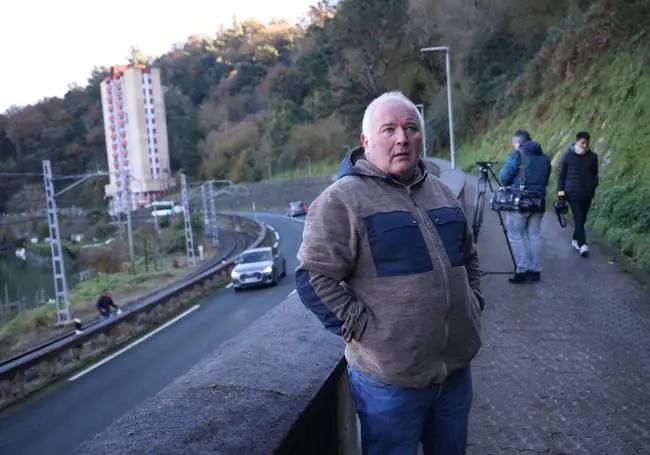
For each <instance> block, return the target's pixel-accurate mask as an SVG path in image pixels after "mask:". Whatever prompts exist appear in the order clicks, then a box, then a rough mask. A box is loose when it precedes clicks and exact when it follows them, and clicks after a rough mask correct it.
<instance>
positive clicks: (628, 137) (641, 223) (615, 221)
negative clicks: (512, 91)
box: [458, 35, 650, 267]
mask: <svg viewBox="0 0 650 455" xmlns="http://www.w3.org/2000/svg"><path fill="white" fill-rule="evenodd" d="M641 36H644V35H639V38H637V39H634V40H632V41H631V42H630V43H629V44H628V45H626V46H625V47H621V48H619V49H617V50H616V52H614V51H610V52H607V53H604V54H602V55H600V56H599V57H598V58H597V59H595V60H593V61H592V63H591V64H590V65H589V66H587V67H586V68H585V70H584V72H583V73H582V75H581V77H580V78H573V79H571V80H569V81H565V82H564V83H562V84H560V85H558V86H556V87H555V89H554V90H553V92H551V93H544V94H540V95H538V96H537V97H533V98H530V99H528V100H527V101H526V102H525V103H522V104H521V105H520V107H519V108H518V109H516V110H515V111H514V112H513V113H512V114H511V115H509V116H507V117H505V118H503V119H502V120H501V121H499V122H497V123H495V124H494V125H493V126H492V127H491V128H489V129H488V130H487V131H486V132H485V134H483V135H481V136H477V137H476V138H475V139H474V140H472V141H468V142H466V143H464V144H462V146H461V148H460V150H459V153H458V155H459V160H460V163H461V164H462V165H463V167H464V168H465V169H466V170H471V169H472V167H473V166H472V163H473V162H474V161H475V160H477V159H488V158H490V159H498V160H500V161H501V162H503V161H504V160H505V157H506V156H507V153H508V152H509V139H510V136H511V135H512V133H513V132H514V131H515V130H516V129H519V128H523V129H527V130H529V131H530V132H531V134H532V135H533V138H534V139H535V140H537V141H539V142H540V143H541V144H542V147H543V148H544V150H545V152H546V153H547V154H548V155H549V156H550V157H551V158H552V162H553V165H554V169H556V168H557V165H558V163H559V160H560V158H561V156H562V155H563V154H564V153H565V151H566V149H567V146H568V144H569V143H570V142H572V141H573V140H574V139H575V134H576V133H577V132H578V131H580V130H587V131H590V132H591V136H592V141H591V142H592V144H591V146H592V149H594V151H596V152H597V153H598V154H599V161H600V185H599V187H598V191H597V193H596V198H595V200H594V205H593V209H592V211H591V213H590V221H589V222H590V224H591V226H592V227H594V228H596V229H598V230H599V231H600V232H602V233H603V234H604V236H605V238H606V239H607V240H608V241H609V242H611V243H612V244H614V245H617V246H618V247H619V248H620V249H621V251H622V252H623V253H625V254H627V255H629V256H631V257H633V258H634V259H635V260H636V261H637V262H638V263H639V264H641V265H643V266H645V267H650V214H649V213H648V210H647V207H648V202H647V201H648V200H650V183H649V182H650V161H649V160H648V158H647V153H646V145H647V144H648V143H649V142H650V125H649V124H648V122H647V120H646V118H647V116H646V115H644V114H645V113H646V112H647V106H648V105H650V74H648V72H647V71H646V70H645V68H646V67H647V62H648V61H649V60H650V43H648V42H647V40H644V41H641V40H640V37H641ZM621 69H624V71H622V70H621ZM555 177H556V176H555V172H554V173H553V175H552V182H551V184H550V185H549V191H548V193H549V194H548V197H549V198H554V193H555Z"/></svg>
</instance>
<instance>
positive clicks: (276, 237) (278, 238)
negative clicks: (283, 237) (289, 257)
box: [273, 230, 280, 240]
mask: <svg viewBox="0 0 650 455" xmlns="http://www.w3.org/2000/svg"><path fill="white" fill-rule="evenodd" d="M273 233H274V234H275V240H280V234H278V231H276V230H273Z"/></svg>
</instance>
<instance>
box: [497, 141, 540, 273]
mask: <svg viewBox="0 0 650 455" xmlns="http://www.w3.org/2000/svg"><path fill="white" fill-rule="evenodd" d="M512 146H513V148H514V150H513V151H512V153H510V155H509V156H508V159H507V160H506V162H505V164H504V165H503V168H502V169H501V172H499V180H501V184H502V185H504V186H512V187H519V186H521V185H523V186H524V187H525V189H526V191H529V192H533V193H536V194H538V195H539V196H542V197H544V196H545V194H546V185H548V179H549V176H550V175H551V160H549V159H548V157H547V156H546V155H544V152H543V151H542V146H541V145H539V144H538V143H537V142H535V141H533V140H532V139H531V137H530V134H528V132H527V131H523V130H519V131H517V132H516V133H515V134H514V136H513V137H512ZM520 152H521V153H520ZM521 155H523V156H524V157H525V163H526V166H525V171H524V170H523V169H522V170H521V172H520V166H522V164H523V163H522V161H521V158H522V156H521ZM544 209H545V207H544V204H543V203H542V207H541V208H540V210H539V211H538V212H530V213H519V212H508V221H507V224H508V238H509V239H510V244H511V245H512V251H513V253H514V255H515V260H516V262H517V270H516V271H515V275H514V276H513V277H512V278H510V279H509V281H510V282H511V283H523V282H524V281H526V280H527V279H530V280H532V281H539V280H540V277H541V271H542V236H541V225H542V217H543V216H544Z"/></svg>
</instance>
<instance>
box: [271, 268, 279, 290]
mask: <svg viewBox="0 0 650 455" xmlns="http://www.w3.org/2000/svg"><path fill="white" fill-rule="evenodd" d="M272 283H273V286H275V285H276V284H278V274H277V272H276V271H275V270H273V280H272Z"/></svg>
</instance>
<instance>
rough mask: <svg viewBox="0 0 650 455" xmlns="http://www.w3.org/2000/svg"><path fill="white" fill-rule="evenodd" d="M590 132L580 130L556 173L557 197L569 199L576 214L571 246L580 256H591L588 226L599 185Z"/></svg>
mask: <svg viewBox="0 0 650 455" xmlns="http://www.w3.org/2000/svg"><path fill="white" fill-rule="evenodd" d="M589 139H590V136H589V133H587V132H586V131H580V132H579V133H578V134H577V135H576V141H575V143H572V144H570V145H569V149H568V150H567V152H566V154H565V155H564V156H563V157H562V161H560V167H559V168H558V174H557V196H558V198H559V199H561V200H562V199H566V200H568V202H569V206H570V207H571V212H572V213H573V222H574V225H575V227H574V231H573V240H572V241H571V245H572V246H573V248H575V249H576V250H577V251H578V253H579V254H580V256H583V257H584V256H586V255H587V254H588V253H589V245H587V236H586V233H585V223H586V221H587V213H589V208H590V207H591V201H592V200H593V198H594V194H595V193H596V187H597V186H598V155H596V154H595V153H594V152H592V151H591V149H590V148H589Z"/></svg>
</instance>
